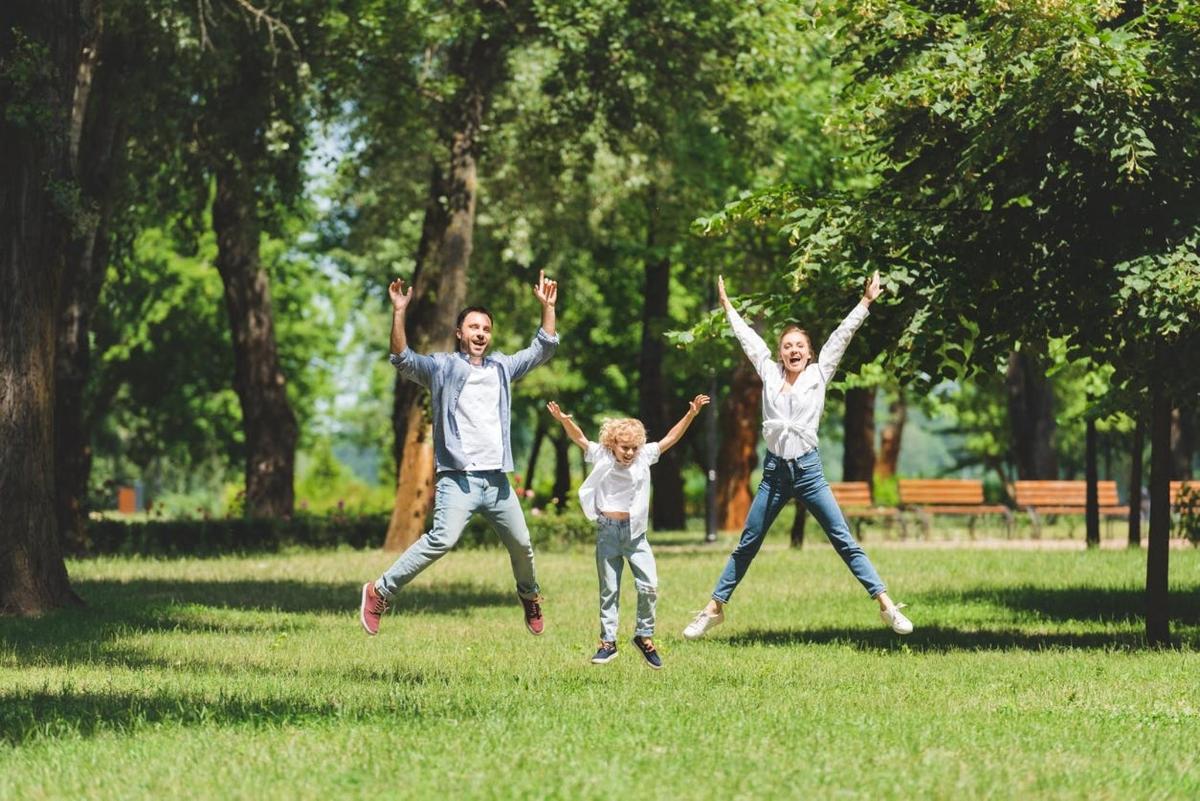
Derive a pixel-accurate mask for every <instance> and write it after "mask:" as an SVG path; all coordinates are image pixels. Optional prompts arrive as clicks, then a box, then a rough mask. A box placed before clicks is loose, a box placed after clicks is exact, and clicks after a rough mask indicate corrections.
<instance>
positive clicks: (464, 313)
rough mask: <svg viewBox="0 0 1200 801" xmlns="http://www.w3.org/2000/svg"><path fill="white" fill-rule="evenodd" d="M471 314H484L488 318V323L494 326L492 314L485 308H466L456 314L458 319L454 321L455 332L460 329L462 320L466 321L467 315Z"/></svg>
mask: <svg viewBox="0 0 1200 801" xmlns="http://www.w3.org/2000/svg"><path fill="white" fill-rule="evenodd" d="M471 312H479V313H480V314H486V315H487V318H488V322H489V323H492V324H493V325H494V324H495V323H494V321H493V320H492V313H491V312H490V311H488V310H487V307H486V306H468V307H467V308H465V309H463V310H462V311H460V312H459V313H458V319H457V320H455V321H454V330H455V331H457V330H458V329H460V328H462V324H463V320H465V319H467V315H468V314H470V313H471Z"/></svg>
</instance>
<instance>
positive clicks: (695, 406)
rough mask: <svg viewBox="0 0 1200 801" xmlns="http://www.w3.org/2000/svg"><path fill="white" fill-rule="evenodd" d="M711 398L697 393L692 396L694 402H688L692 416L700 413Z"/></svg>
mask: <svg viewBox="0 0 1200 801" xmlns="http://www.w3.org/2000/svg"><path fill="white" fill-rule="evenodd" d="M709 400H711V399H710V398H709V397H708V396H707V395H697V396H696V397H694V398H692V402H691V403H689V404H688V406H689V407H690V408H689V411H690V412H691V414H692V416H693V417H695V416H696V415H698V414H700V410H701V409H703V408H704V407H705V406H707V405H708V402H709Z"/></svg>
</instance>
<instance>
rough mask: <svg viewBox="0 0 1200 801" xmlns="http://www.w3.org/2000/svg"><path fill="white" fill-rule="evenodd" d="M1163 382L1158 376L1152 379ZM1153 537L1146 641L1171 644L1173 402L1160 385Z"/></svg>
mask: <svg viewBox="0 0 1200 801" xmlns="http://www.w3.org/2000/svg"><path fill="white" fill-rule="evenodd" d="M1153 380H1155V381H1161V379H1159V378H1155V379H1153ZM1150 415H1151V416H1150V536H1149V538H1148V539H1149V547H1148V549H1147V553H1146V641H1147V642H1148V643H1149V644H1150V645H1170V643H1171V618H1170V609H1169V607H1168V605H1167V577H1168V575H1169V572H1168V571H1169V564H1168V561H1169V557H1170V553H1171V550H1170V545H1171V540H1170V537H1171V511H1170V503H1171V495H1170V489H1171V483H1170V476H1171V404H1170V400H1169V399H1168V398H1167V395H1166V391H1165V390H1164V389H1163V387H1162V386H1161V384H1160V385H1158V386H1155V387H1153V388H1152V389H1151V412H1150Z"/></svg>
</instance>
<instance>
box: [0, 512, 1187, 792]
mask: <svg viewBox="0 0 1200 801" xmlns="http://www.w3.org/2000/svg"><path fill="white" fill-rule="evenodd" d="M779 536H780V535H776V537H777V538H778V537H779ZM662 542H663V544H662V545H661V547H660V548H659V552H658V561H659V575H660V581H661V598H660V601H659V624H660V637H659V640H658V641H659V644H660V646H661V649H662V652H663V656H664V660H665V663H666V666H665V669H663V670H662V671H658V672H655V671H652V670H649V669H647V668H646V667H645V666H644V665H643V664H642V663H641V659H640V657H639V656H638V655H637V653H636V652H635V650H634V649H633V648H632V646H630V645H629V643H628V637H629V636H631V634H632V625H633V611H634V605H635V596H634V594H633V591H632V583H631V579H630V577H629V576H628V571H626V573H627V574H626V576H625V604H624V608H623V610H622V611H623V613H624V614H623V615H622V638H623V640H622V642H621V654H620V657H619V658H618V659H617V660H616V661H615V662H613V663H611V664H609V665H607V666H593V665H591V664H589V663H588V661H587V659H588V657H589V656H590V654H591V652H592V650H593V649H594V647H595V639H596V631H595V630H596V600H595V596H596V578H595V572H594V570H595V569H594V564H593V559H592V555H591V553H590V552H589V551H584V550H580V551H574V552H568V553H541V554H539V556H538V560H539V561H538V565H539V572H540V576H541V578H542V581H543V590H544V591H545V593H546V595H547V603H546V613H547V631H546V634H545V636H543V637H542V638H540V639H535V638H533V637H531V636H530V635H528V634H527V633H526V632H525V630H524V628H523V626H522V623H521V615H520V607H519V605H518V604H517V602H516V600H515V596H514V594H513V592H512V587H511V578H510V576H509V570H508V563H507V558H506V556H505V555H504V554H503V553H502V552H501V551H466V552H459V553H453V554H450V555H449V556H448V557H446V558H445V559H443V560H442V561H441V562H440V563H438V564H437V565H435V566H434V567H433V568H431V569H430V570H429V571H427V572H426V573H425V574H424V575H423V576H422V577H421V578H420V579H418V580H417V582H415V583H414V584H413V585H412V586H410V587H409V588H408V589H407V590H406V591H405V592H404V594H403V596H402V597H401V600H400V601H399V603H398V604H397V606H396V610H395V612H396V614H389V615H388V616H387V617H386V618H385V619H384V623H383V628H382V630H381V633H380V635H379V636H378V637H376V638H374V639H369V638H367V637H366V636H365V635H364V634H363V633H362V631H361V630H360V628H359V626H358V621H357V600H358V587H359V585H360V584H361V582H362V581H363V580H365V579H366V578H368V577H373V576H375V575H377V574H378V573H379V572H380V571H381V570H382V569H383V568H384V567H385V566H386V565H387V564H388V563H389V561H390V557H389V556H387V555H384V554H381V553H379V552H355V551H340V552H299V553H292V554H283V555H272V556H261V557H245V558H227V559H208V560H172V561H150V560H137V559H102V560H96V561H86V562H75V563H73V564H71V566H70V569H71V575H72V578H73V580H74V583H75V586H76V587H77V588H78V590H79V592H80V593H81V594H82V595H83V596H84V597H85V598H86V599H87V600H88V602H89V606H88V607H87V608H85V609H82V610H70V611H64V612H61V613H58V614H55V615H52V616H49V617H46V618H43V619H41V620H36V621H27V620H23V621H19V620H0V799H37V798H72V799H74V798H120V799H130V798H135V799H136V798H155V799H161V798H189V799H190V798H246V799H250V798H287V799H308V798H313V799H329V800H330V801H332V799H341V798H372V799H382V798H388V799H393V798H394V799H412V798H441V799H455V798H461V797H471V798H562V799H577V798H604V799H608V798H614V797H631V798H647V799H658V798H687V799H693V798H696V799H703V798H713V799H736V798H843V797H844V798H865V799H889V798H898V799H899V798H903V799H917V798H963V797H966V798H997V799H1009V798H1028V797H1040V798H1088V799H1095V798H1112V799H1118V798H1119V799H1125V798H1131V797H1132V798H1197V797H1200V764H1198V763H1200V756H1198V755H1197V748H1196V743H1197V737H1198V736H1200V655H1198V650H1200V553H1198V552H1196V551H1193V550H1183V551H1174V552H1172V554H1171V561H1172V570H1171V572H1172V577H1173V587H1172V602H1173V607H1174V608H1173V612H1174V618H1175V622H1174V625H1173V632H1174V634H1175V637H1176V640H1177V641H1178V642H1179V643H1180V647H1179V648H1178V650H1169V651H1148V650H1145V649H1144V647H1143V641H1142V622H1141V619H1140V609H1141V603H1142V601H1141V591H1140V587H1141V584H1142V582H1143V580H1144V571H1145V561H1144V560H1145V556H1144V553H1130V552H1125V551H1101V552H1092V553H1084V552H1039V551H1016V550H1003V551H1001V550H992V551H988V550H916V549H911V548H903V547H893V546H889V545H886V544H879V543H876V544H875V545H874V546H872V543H871V542H870V541H869V540H868V542H867V546H868V550H869V552H870V553H871V554H872V556H873V558H874V561H875V562H876V565H877V566H878V568H879V570H880V572H881V573H882V574H883V576H884V578H885V579H886V580H888V581H889V583H890V585H891V591H892V593H893V595H894V596H895V597H896V598H897V599H898V600H903V601H907V602H908V603H909V604H910V609H909V612H910V614H911V617H912V618H913V620H914V622H915V623H916V626H917V630H916V632H915V633H914V634H912V635H911V636H910V637H907V638H904V639H901V638H899V637H897V636H896V635H894V634H892V633H891V632H890V631H888V630H886V629H884V628H883V626H882V624H881V623H880V621H879V618H878V615H877V614H876V612H875V609H874V604H873V603H871V602H870V601H869V600H868V599H867V598H866V596H865V595H864V594H863V593H862V591H861V589H860V587H859V586H858V584H857V582H855V581H854V580H853V578H852V577H851V576H850V573H849V571H847V570H846V568H845V567H844V566H843V565H842V564H841V562H840V561H839V560H838V559H837V557H836V556H835V555H834V554H833V552H832V550H831V549H830V548H829V547H827V546H825V545H820V546H815V547H811V548H808V549H806V550H804V551H800V552H796V551H788V550H786V549H784V548H782V547H781V546H780V545H778V544H771V545H768V546H767V547H766V548H764V551H763V553H762V555H761V556H760V558H759V559H758V561H757V562H756V563H755V565H754V567H753V568H752V570H751V572H750V574H749V577H748V579H747V581H746V582H745V583H744V584H743V586H742V587H741V589H739V591H738V594H737V595H736V596H735V598H734V603H733V604H732V605H731V606H730V607H729V614H728V620H727V622H726V624H725V625H724V626H723V627H721V628H718V629H716V630H715V631H714V632H713V634H712V635H711V638H710V639H707V640H704V641H701V642H696V643H689V642H685V641H684V640H683V639H682V638H681V637H680V634H679V632H680V630H681V629H682V628H683V626H684V624H685V623H686V622H687V621H688V620H689V619H690V617H691V613H692V611H693V610H695V609H697V608H699V606H700V605H701V604H702V603H703V602H704V600H705V599H706V597H707V595H708V593H709V591H710V590H711V587H712V583H713V581H714V580H715V579H716V576H717V574H718V572H719V571H720V569H721V566H722V565H723V563H724V560H725V556H726V554H727V552H728V548H729V546H730V541H728V540H726V541H723V542H722V543H721V544H720V545H719V546H710V547H702V546H697V547H691V546H687V545H684V544H681V543H682V539H681V538H680V537H678V536H677V537H675V538H674V539H672V538H664V539H663V541H662ZM672 543H673V544H672Z"/></svg>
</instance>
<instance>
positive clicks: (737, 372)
mask: <svg viewBox="0 0 1200 801" xmlns="http://www.w3.org/2000/svg"><path fill="white" fill-rule="evenodd" d="M761 403H762V382H761V381H760V380H759V378H758V375H757V374H756V373H755V372H754V368H753V367H751V366H750V364H749V363H748V362H745V361H739V362H738V366H737V367H736V368H735V369H734V371H733V382H732V384H731V386H730V387H729V394H728V395H726V396H725V401H724V403H722V405H721V415H720V420H721V433H722V436H721V449H720V452H719V455H718V457H717V464H718V465H720V469H719V470H718V473H717V518H718V520H719V526H720V529H721V530H722V531H737V530H739V529H741V528H742V526H743V524H744V523H745V522H746V515H747V514H749V512H750V502H751V501H752V500H753V496H751V494H750V474H751V473H752V472H753V471H754V467H755V466H756V465H757V464H758V454H757V452H756V448H757V446H758V419H759V414H760V411H759V406H760V404H761Z"/></svg>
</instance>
